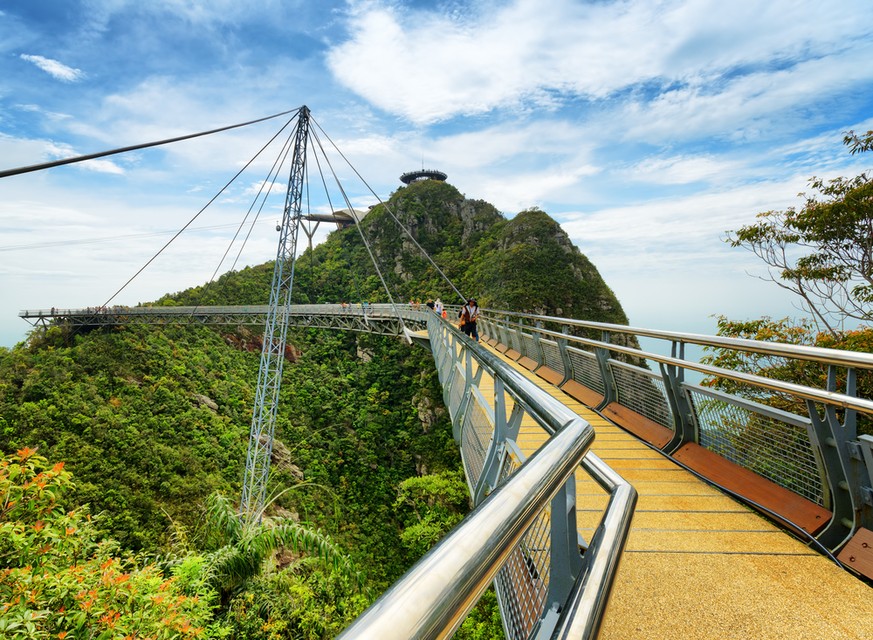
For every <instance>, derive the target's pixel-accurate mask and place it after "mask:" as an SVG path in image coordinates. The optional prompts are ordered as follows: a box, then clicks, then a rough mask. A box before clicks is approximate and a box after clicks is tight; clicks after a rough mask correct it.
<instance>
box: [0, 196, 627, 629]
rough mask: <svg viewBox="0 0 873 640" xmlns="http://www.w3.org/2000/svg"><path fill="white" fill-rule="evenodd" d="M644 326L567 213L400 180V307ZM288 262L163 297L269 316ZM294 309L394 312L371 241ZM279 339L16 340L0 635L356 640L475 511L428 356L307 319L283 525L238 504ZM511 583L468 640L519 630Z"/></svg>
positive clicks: (311, 275)
mask: <svg viewBox="0 0 873 640" xmlns="http://www.w3.org/2000/svg"><path fill="white" fill-rule="evenodd" d="M394 218H396V219H397V220H399V221H400V223H401V224H402V225H403V226H404V227H406V228H407V229H408V230H409V232H410V233H411V234H412V235H413V237H415V239H416V241H417V243H418V244H420V245H421V247H423V248H424V249H425V250H426V251H427V252H428V254H429V255H430V256H432V257H433V260H434V261H435V263H436V264H437V265H439V266H440V268H441V269H442V270H443V271H444V272H445V274H446V275H447V276H448V277H449V278H450V279H451V280H452V282H454V283H455V285H456V286H457V287H458V289H459V290H460V291H461V292H462V293H463V294H464V295H466V296H475V297H476V298H477V299H478V301H479V303H480V305H481V306H483V307H490V308H497V309H513V310H518V311H529V312H535V313H546V314H553V315H565V316H570V317H575V318H585V319H591V320H598V321H607V322H617V323H626V322H627V318H626V317H625V315H624V312H623V311H622V309H621V306H620V304H619V302H618V301H617V300H616V298H615V296H614V295H613V293H612V291H611V290H610V289H609V287H608V286H607V285H606V284H605V283H604V282H603V280H602V278H601V277H600V275H599V274H598V272H597V270H596V269H595V267H594V266H593V265H592V264H591V263H590V262H589V261H588V260H587V259H586V258H585V256H583V255H582V254H581V253H580V252H579V251H578V249H577V248H576V247H575V246H573V245H572V243H571V242H570V240H569V239H568V237H567V236H566V234H565V233H564V232H563V231H562V230H561V229H560V227H559V226H558V225H557V223H555V222H554V221H553V220H552V219H551V218H550V217H549V216H548V215H547V214H546V213H544V212H542V211H539V210H537V209H532V210H528V211H523V212H521V213H519V214H517V215H516V216H515V217H513V218H512V219H511V220H507V219H505V218H504V217H503V216H502V215H501V214H500V213H499V212H498V211H497V210H496V209H495V208H494V207H493V206H492V205H490V204H488V203H487V202H484V201H482V200H471V199H467V198H465V197H464V196H463V195H462V194H460V193H459V192H458V191H457V189H455V188H454V187H453V186H451V185H450V184H446V183H442V182H435V181H425V182H419V183H413V184H412V185H410V186H407V187H401V188H400V189H398V190H397V191H396V192H395V193H394V194H393V195H392V196H391V198H390V199H389V200H388V201H387V203H386V205H378V206H376V207H375V208H374V209H372V211H371V212H370V213H369V214H368V216H367V217H366V218H365V219H364V221H363V222H362V223H361V225H360V227H361V231H362V232H363V234H364V235H365V236H366V237H367V238H368V239H369V241H370V243H371V246H372V250H373V254H374V257H375V261H376V263H377V264H378V266H379V270H380V272H381V274H382V276H383V277H384V278H385V280H386V282H387V285H388V290H389V291H390V292H391V295H392V296H393V298H394V300H395V301H408V300H419V301H421V302H424V301H425V300H426V299H428V298H437V297H440V298H442V300H443V301H444V302H446V303H448V304H452V303H459V302H460V300H459V299H458V296H457V295H456V294H454V293H453V291H452V288H451V287H450V286H449V285H447V284H446V283H445V281H444V280H443V279H442V278H441V277H440V275H439V274H438V272H437V271H436V269H434V267H433V265H432V264H430V262H429V261H427V260H426V259H425V258H424V257H423V256H422V255H421V253H420V252H419V250H418V249H417V248H416V247H415V245H414V243H412V242H411V241H410V240H409V239H408V237H406V235H405V234H404V233H403V232H402V231H401V230H400V229H399V227H398V224H397V222H396V221H395V219H394ZM272 272H273V264H272V263H271V262H268V263H266V264H263V265H260V266H255V267H249V268H245V269H242V270H241V271H238V272H230V273H226V274H224V275H223V276H222V277H220V278H219V279H218V280H216V281H215V282H212V283H209V284H204V285H202V286H198V287H194V288H192V289H188V290H185V291H181V292H177V293H172V294H167V295H166V296H164V297H162V298H161V299H160V300H158V301H156V302H155V303H154V304H160V305H192V304H207V305H208V304H222V305H244V304H265V303H266V302H267V301H268V299H269V291H270V283H271V279H272ZM293 292H294V293H293V300H294V301H295V302H342V301H347V302H359V301H365V300H366V301H369V302H387V301H388V299H387V294H386V293H385V291H384V290H383V289H382V287H381V284H380V280H379V276H378V274H377V272H376V270H375V268H374V267H373V265H372V263H371V261H370V259H369V255H368V251H367V249H366V247H365V246H364V244H363V243H362V241H361V237H360V233H359V230H358V229H356V228H348V229H344V230H337V231H334V232H333V233H331V234H330V236H329V237H328V239H327V240H326V241H325V242H324V243H322V244H321V245H319V246H317V247H315V248H314V249H313V250H307V251H306V252H305V253H304V254H303V255H302V256H301V258H299V259H298V260H297V265H296V273H295V280H294V289H293ZM260 334H261V330H260V328H258V327H243V326H240V327H185V328H181V327H172V326H164V327H145V326H122V327H115V328H111V329H100V330H92V331H90V332H79V333H72V332H70V331H68V330H67V329H65V328H64V327H58V326H56V327H51V328H49V329H48V330H47V331H44V332H41V331H35V332H34V333H33V334H32V335H31V336H30V337H29V339H28V340H27V341H25V342H24V343H22V344H19V345H17V346H16V347H15V348H13V349H0V452H2V454H3V456H4V458H3V462H2V464H0V501H2V502H0V567H2V570H0V571H2V572H0V636H2V637H4V638H5V637H9V638H17V637H21V638H49V637H51V638H64V637H69V638H98V637H99V638H114V637H119V638H122V637H151V638H188V637H210V638H211V637H216V638H277V639H278V638H329V637H334V636H335V635H336V634H337V633H338V632H339V631H340V630H342V629H343V628H344V627H345V626H347V625H348V623H349V622H350V621H351V620H353V619H354V617H355V616H356V615H358V614H359V613H360V612H361V611H363V609H364V608H366V606H367V605H368V604H369V603H370V602H372V601H373V600H374V599H375V598H376V597H377V596H378V595H379V593H381V592H382V591H383V590H384V589H385V588H386V587H387V586H388V585H390V584H391V583H392V582H393V581H394V580H396V579H397V578H398V577H400V575H402V573H403V572H404V571H405V570H406V569H407V568H408V567H409V566H411V565H412V564H413V563H414V562H415V560H416V559H417V558H418V557H420V556H421V555H422V554H423V553H424V552H425V551H426V550H427V549H428V548H429V547H430V546H431V545H432V544H433V543H435V542H436V541H437V540H438V539H439V538H440V537H441V536H442V535H443V534H444V533H445V532H447V531H448V530H449V529H450V528H451V527H452V526H454V524H456V523H457V522H459V521H460V519H461V518H462V517H463V515H464V513H466V511H467V510H468V508H469V506H468V495H467V489H466V484H465V481H464V479H463V475H462V472H461V466H460V456H459V454H458V450H457V446H456V444H455V443H454V442H453V440H452V436H451V424H450V421H449V417H448V415H447V411H446V409H445V407H444V406H443V403H442V397H441V390H440V387H439V383H438V379H437V375H436V370H435V368H434V363H433V360H432V358H431V356H430V354H429V353H428V352H427V351H426V350H424V349H422V348H421V347H417V346H411V345H408V344H407V343H406V342H405V341H403V340H401V339H399V338H386V337H380V336H373V335H368V334H355V333H350V332H349V333H344V332H337V331H329V330H312V329H310V330H295V331H292V332H291V333H290V334H289V335H290V337H289V344H290V347H289V349H288V350H287V352H286V360H287V361H286V364H285V367H284V377H283V382H282V390H281V398H280V406H279V408H278V419H277V423H276V444H275V447H274V451H273V459H272V472H271V479H270V486H269V492H270V496H271V502H270V506H269V509H268V511H267V514H266V517H265V519H264V520H263V522H261V523H258V524H252V525H249V526H243V524H241V523H240V520H239V519H238V518H236V517H235V515H234V511H235V510H234V502H235V501H237V500H238V498H239V492H240V485H241V481H242V474H243V467H244V463H245V455H246V446H247V442H248V432H249V423H250V420H251V414H252V403H253V399H254V391H255V384H256V380H257V373H258V363H259V359H260V349H261V335H260ZM501 635H502V631H501V629H500V622H499V617H498V616H497V613H496V606H495V598H494V595H493V593H489V594H487V595H486V597H484V598H483V600H482V602H481V603H480V605H479V606H477V608H476V609H475V610H474V611H473V613H472V614H471V615H470V616H469V618H468V620H467V621H466V622H465V623H464V625H463V627H462V628H461V629H460V630H459V632H458V634H457V635H456V637H458V638H495V637H500V636H501Z"/></svg>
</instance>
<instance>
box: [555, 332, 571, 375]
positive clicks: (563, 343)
mask: <svg viewBox="0 0 873 640" xmlns="http://www.w3.org/2000/svg"><path fill="white" fill-rule="evenodd" d="M561 333H563V334H564V335H565V336H566V335H569V333H570V328H569V327H568V326H567V325H564V326H562V327H561ZM556 342H557V343H558V353H560V354H561V362H563V363H564V379H563V380H561V384H559V385H558V386H559V387H562V386H564V384H566V383H567V381H568V380H573V375H574V371H573V361H572V360H570V352H569V351H567V347H568V346H569V344H570V341H569V340H567V338H558V339H557V340H556Z"/></svg>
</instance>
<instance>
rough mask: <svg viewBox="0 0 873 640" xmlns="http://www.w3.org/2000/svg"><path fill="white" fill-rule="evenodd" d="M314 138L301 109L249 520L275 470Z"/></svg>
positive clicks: (256, 421)
mask: <svg viewBox="0 0 873 640" xmlns="http://www.w3.org/2000/svg"><path fill="white" fill-rule="evenodd" d="M308 137H309V109H308V108H307V107H306V106H303V107H300V111H299V112H298V114H297V127H296V130H295V133H294V152H293V156H292V160H291V176H290V178H289V180H288V192H287V195H286V196H285V210H284V212H283V214H282V227H281V229H280V233H279V248H278V251H277V252H276V264H275V265H274V267H273V284H272V288H271V290H270V305H269V309H268V311H267V319H266V323H265V326H264V338H263V340H264V344H263V348H262V350H261V365H260V368H259V370H258V387H257V391H256V393H255V406H254V410H253V412H252V427H251V430H250V432H249V447H248V452H247V454H246V469H245V476H244V478H243V488H242V500H241V502H240V512H241V515H242V516H243V517H244V518H245V519H246V520H249V521H251V520H255V519H258V520H260V518H261V515H262V512H263V508H264V502H265V500H266V494H267V479H268V477H269V474H270V456H271V454H272V452H273V432H274V431H275V427H276V408H277V406H278V402H279V389H280V387H281V385H282V367H283V365H284V363H285V341H286V336H287V333H288V314H289V308H290V306H291V289H292V285H293V283H294V264H295V256H296V253H297V235H298V231H299V229H300V226H301V225H300V221H301V218H302V210H301V209H302V200H303V183H304V180H305V176H306V142H307V140H308Z"/></svg>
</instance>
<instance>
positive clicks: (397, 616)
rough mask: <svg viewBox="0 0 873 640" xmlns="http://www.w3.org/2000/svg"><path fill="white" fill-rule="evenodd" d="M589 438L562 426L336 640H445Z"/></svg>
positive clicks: (575, 425) (585, 430)
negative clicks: (361, 639) (371, 639)
mask: <svg viewBox="0 0 873 640" xmlns="http://www.w3.org/2000/svg"><path fill="white" fill-rule="evenodd" d="M593 438H594V432H593V429H592V428H591V426H590V425H589V424H588V423H586V422H584V421H583V420H581V419H579V418H577V419H576V420H573V421H570V422H568V423H567V425H566V426H565V427H564V428H563V429H561V431H560V432H559V433H557V434H555V436H554V437H553V438H552V439H551V440H550V441H549V442H548V443H547V444H546V445H544V446H543V447H542V448H541V449H540V450H539V451H537V452H536V453H535V454H534V455H533V456H532V457H531V458H530V459H529V460H528V461H527V463H526V464H524V465H522V467H521V468H520V469H519V470H518V471H517V472H516V473H515V474H514V475H513V476H512V478H511V479H510V480H509V481H508V482H506V484H504V485H502V486H500V487H499V488H498V489H496V490H495V491H494V492H493V493H492V494H491V495H490V496H488V498H486V499H485V501H484V502H482V504H480V505H479V506H478V507H477V508H476V509H474V510H473V511H472V512H471V513H470V514H469V515H468V516H467V517H466V518H464V520H463V521H462V522H461V524H459V525H458V526H457V527H455V529H453V530H452V531H451V532H450V533H449V535H447V536H446V537H445V538H443V539H442V540H441V541H440V542H439V543H438V544H437V545H436V546H435V547H434V548H433V549H431V550H430V551H429V552H428V553H427V554H426V555H425V556H424V557H423V558H422V559H421V560H419V561H418V562H417V563H416V564H415V565H414V566H413V567H412V568H411V569H410V570H409V571H407V572H406V574H405V575H404V576H403V577H402V578H400V580H398V581H397V582H395V583H394V585H393V586H392V587H391V588H390V589H389V590H388V591H386V592H385V593H384V594H383V595H382V596H381V597H380V598H379V599H378V600H377V601H376V602H375V603H374V604H373V605H372V606H370V608H369V609H367V610H366V611H365V612H364V613H363V614H362V615H361V616H360V617H359V618H358V619H357V620H356V621H355V622H354V623H353V624H352V625H351V626H350V627H348V628H347V629H346V630H345V631H344V632H343V633H342V634H341V635H340V636H339V637H340V638H373V639H374V640H391V639H394V638H396V639H397V640H408V639H409V638H420V639H422V640H425V639H429V638H447V637H450V636H451V635H452V633H454V631H455V630H456V629H457V627H458V626H459V625H460V624H461V622H463V620H464V618H465V617H466V615H467V613H468V612H469V610H470V609H471V608H472V607H473V606H474V605H475V604H476V601H477V600H478V599H479V596H480V595H481V594H482V592H483V591H485V589H486V588H487V587H488V584H489V583H490V581H491V580H492V579H493V578H494V576H495V575H496V574H497V572H498V571H499V569H500V567H501V566H502V565H503V563H504V562H505V560H506V559H507V557H508V556H509V554H510V553H511V551H512V550H513V548H514V547H515V545H516V544H517V543H518V541H519V539H520V538H521V536H522V535H523V534H524V532H525V531H526V530H527V528H528V527H529V526H530V525H531V523H532V522H533V520H534V518H535V517H536V516H537V514H538V513H539V511H540V510H541V509H542V508H543V507H544V506H545V505H546V504H547V503H548V501H549V499H550V498H551V496H552V494H554V492H555V491H557V489H558V487H560V486H561V485H562V484H563V483H564V482H565V481H566V480H567V478H568V477H569V476H570V475H571V474H572V473H573V472H574V471H575V469H576V468H577V467H578V466H579V464H580V462H581V460H582V457H583V456H584V455H585V453H586V451H587V450H588V447H589V446H590V444H591V442H592V440H593Z"/></svg>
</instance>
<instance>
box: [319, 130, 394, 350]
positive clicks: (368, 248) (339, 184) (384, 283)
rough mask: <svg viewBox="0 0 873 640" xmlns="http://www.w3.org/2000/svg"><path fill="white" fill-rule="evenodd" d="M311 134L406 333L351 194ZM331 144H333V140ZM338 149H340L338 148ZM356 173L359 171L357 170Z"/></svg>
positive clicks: (320, 145) (322, 148)
mask: <svg viewBox="0 0 873 640" xmlns="http://www.w3.org/2000/svg"><path fill="white" fill-rule="evenodd" d="M316 126H318V124H317V123H316ZM318 128H319V129H320V130H321V131H322V133H323V132H324V130H323V129H321V127H318ZM325 135H327V134H325ZM310 136H312V138H313V139H314V140H315V143H316V144H317V145H318V148H319V149H320V150H321V153H322V155H324V161H325V162H326V163H327V166H328V168H329V169H330V173H331V175H332V176H333V179H334V182H336V185H337V188H338V189H339V190H340V193H341V194H342V197H343V201H344V202H345V203H346V206H347V207H348V208H349V210H350V211H351V213H352V218H355V227H356V228H357V230H358V233H359V234H360V236H361V240H363V242H364V246H365V247H366V249H367V253H368V254H369V255H370V260H372V261H373V267H374V268H375V269H376V274H377V275H378V276H379V280H380V281H381V282H382V286H383V287H384V288H385V293H386V294H387V295H388V301H389V302H390V303H391V308H392V309H393V311H394V313H395V314H396V315H397V319H398V320H400V325H401V326H402V327H403V332H404V335H406V333H407V331H408V329H407V327H406V323H405V322H403V317H402V316H401V315H400V310H399V309H398V308H397V303H396V302H394V296H392V295H391V291H390V290H389V288H388V283H387V282H385V277H384V276H383V275H382V270H381V269H379V265H378V263H377V262H376V256H375V255H374V254H373V250H372V248H371V247H370V243H369V242H368V241H367V237H366V236H365V235H364V231H363V229H361V225H360V224H359V221H358V220H357V216H355V210H354V208H353V207H352V203H351V201H350V200H349V196H348V194H347V193H346V191H345V189H344V188H343V186H342V184H341V183H340V180H339V176H337V174H336V171H335V170H334V168H333V165H332V164H331V162H330V158H329V157H328V156H327V154H326V153H325V151H324V147H323V146H322V144H321V139H320V138H319V137H318V134H317V133H316V132H315V131H312V130H310ZM331 144H333V142H331ZM334 149H336V145H334ZM337 151H339V150H338V149H337ZM340 155H342V154H340ZM343 160H345V156H343ZM346 162H348V160H346ZM355 173H357V171H356V172H355ZM358 177H359V178H360V174H358ZM361 180H363V178H361ZM408 339H409V338H407V340H408Z"/></svg>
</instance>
